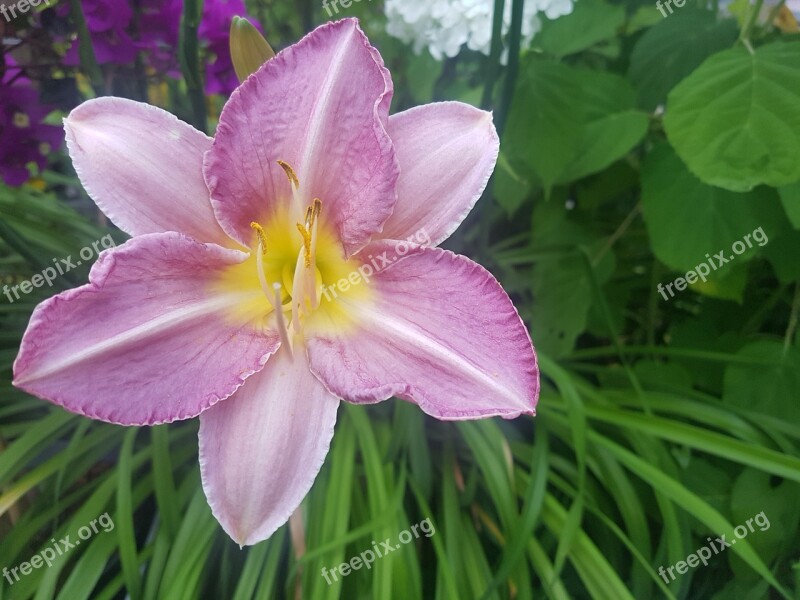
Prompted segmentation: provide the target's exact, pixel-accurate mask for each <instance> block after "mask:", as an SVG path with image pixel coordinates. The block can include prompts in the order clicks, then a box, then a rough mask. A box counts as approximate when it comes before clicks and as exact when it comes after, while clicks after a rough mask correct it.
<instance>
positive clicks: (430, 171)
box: [381, 102, 500, 246]
mask: <svg viewBox="0 0 800 600" xmlns="http://www.w3.org/2000/svg"><path fill="white" fill-rule="evenodd" d="M389 135H390V136H391V138H392V142H393V143H394V147H395V152H396V153H397V160H398V162H399V163H400V178H399V179H398V180H397V204H396V205H395V208H394V213H392V216H391V217H389V220H388V221H386V225H385V226H384V228H383V234H382V235H381V237H382V238H384V239H396V240H403V239H407V238H409V237H412V236H415V235H416V236H419V235H420V232H423V233H424V234H426V236H429V237H430V242H429V244H430V245H432V246H437V245H439V244H440V243H441V242H443V241H444V240H446V239H447V238H448V237H450V234H452V233H453V232H454V231H455V230H456V228H457V227H458V226H459V224H460V223H461V222H462V221H463V220H464V218H465V217H466V216H467V215H468V214H469V212H470V211H471V210H472V207H473V206H474V205H475V203H476V202H477V201H478V198H480V196H481V194H482V193H483V190H484V189H485V188H486V184H487V183H488V181H489V177H490V176H491V174H492V171H493V170H494V166H495V163H496V162H497V155H498V152H499V151H500V140H499V138H498V137H497V131H496V129H495V127H494V123H493V122H492V114H491V113H489V112H486V111H483V110H478V109H477V108H474V107H472V106H470V105H468V104H463V103H461V102H441V103H437V104H426V105H424V106H419V107H416V108H412V109H410V110H407V111H405V112H401V113H398V114H396V115H392V116H391V117H389ZM412 241H414V240H413V239H412Z"/></svg>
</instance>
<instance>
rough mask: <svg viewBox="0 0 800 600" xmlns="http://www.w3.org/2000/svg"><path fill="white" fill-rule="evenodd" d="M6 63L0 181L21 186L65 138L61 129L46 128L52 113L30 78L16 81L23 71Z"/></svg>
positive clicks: (0, 101) (0, 96) (0, 108)
mask: <svg viewBox="0 0 800 600" xmlns="http://www.w3.org/2000/svg"><path fill="white" fill-rule="evenodd" d="M6 61H7V64H6V68H7V73H6V76H5V77H4V78H3V80H2V81H0V179H2V180H3V181H4V182H5V183H6V185H10V186H20V185H22V184H23V183H25V182H26V181H28V179H29V177H30V173H29V171H28V168H27V165H28V164H29V163H32V162H33V163H36V165H37V166H38V167H39V168H40V169H43V168H44V167H45V166H46V165H47V155H48V154H49V153H50V150H51V149H54V148H57V147H58V146H60V145H61V142H62V140H63V138H64V134H63V131H62V130H61V128H60V127H55V126H52V125H45V124H44V119H45V117H46V116H47V115H48V113H49V112H50V111H51V110H52V109H51V108H50V107H47V106H44V105H42V104H41V103H40V102H39V93H38V92H37V91H36V89H35V88H34V87H33V85H32V84H31V82H30V80H29V79H28V78H26V77H16V76H17V75H18V73H19V67H18V66H17V65H16V63H15V62H14V61H13V59H11V58H10V57H7V58H6ZM14 77H16V78H15V79H13V81H12V78H14Z"/></svg>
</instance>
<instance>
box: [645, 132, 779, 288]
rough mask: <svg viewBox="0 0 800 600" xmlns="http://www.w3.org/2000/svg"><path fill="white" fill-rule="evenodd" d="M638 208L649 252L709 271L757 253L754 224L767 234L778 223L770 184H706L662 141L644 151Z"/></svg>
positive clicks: (681, 266)
mask: <svg viewBox="0 0 800 600" xmlns="http://www.w3.org/2000/svg"><path fill="white" fill-rule="evenodd" d="M642 209H643V213H644V221H645V224H646V225H647V231H648V233H649V234H650V239H651V242H652V248H653V252H654V253H655V255H656V256H657V257H658V258H659V260H661V261H662V262H663V263H664V264H666V265H668V266H669V267H671V268H673V269H675V270H677V271H689V270H690V269H694V268H695V267H697V266H699V265H701V264H705V265H707V268H708V270H709V271H710V273H711V275H713V274H714V272H715V271H716V270H717V269H720V273H719V275H724V272H725V270H726V268H729V267H731V266H732V265H734V264H737V265H738V263H741V262H742V261H746V260H749V259H751V258H753V257H754V256H756V255H757V252H758V250H759V248H760V245H759V244H761V245H763V243H762V242H760V241H759V240H763V237H762V233H759V232H756V230H757V229H758V228H759V227H760V228H762V232H763V234H766V236H767V239H769V236H770V235H773V234H774V233H777V232H776V228H782V227H784V224H783V220H782V219H781V215H780V213H781V212H782V211H781V210H780V207H779V206H778V199H777V198H776V197H775V194H774V193H773V192H772V190H768V189H766V188H760V189H758V190H754V191H752V192H748V193H744V194H739V193H735V192H731V191H728V190H724V189H721V188H718V187H713V186H710V185H706V184H704V183H702V182H701V181H700V180H698V179H697V178H696V177H695V176H694V175H692V174H691V173H689V171H688V170H687V169H686V167H685V166H684V165H683V163H682V162H681V161H680V159H679V158H678V157H677V156H676V155H675V153H674V152H673V151H672V149H671V148H669V146H667V145H665V144H662V145H660V146H658V147H656V148H655V149H654V150H653V151H652V152H651V153H650V154H649V155H648V156H647V158H646V160H645V163H644V166H643V168H642ZM745 236H749V238H747V239H748V240H749V243H745V241H744V240H745ZM737 242H741V243H744V245H745V251H744V252H743V253H742V254H741V255H736V253H735V252H734V250H733V245H734V244H735V243H737ZM747 246H749V247H747ZM737 249H741V246H739V245H737ZM719 252H723V256H721V257H718V256H717V255H718V253H719ZM708 261H712V263H711V264H710V265H709V263H708ZM724 261H727V262H724Z"/></svg>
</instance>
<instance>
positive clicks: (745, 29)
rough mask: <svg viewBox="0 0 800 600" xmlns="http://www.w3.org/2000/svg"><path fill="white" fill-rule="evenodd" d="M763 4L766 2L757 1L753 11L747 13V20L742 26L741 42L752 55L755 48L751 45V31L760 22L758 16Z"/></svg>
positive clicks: (752, 8)
mask: <svg viewBox="0 0 800 600" xmlns="http://www.w3.org/2000/svg"><path fill="white" fill-rule="evenodd" d="M763 4H764V0H756V3H755V4H754V5H753V6H752V7H751V11H750V12H748V13H747V19H745V22H744V25H742V32H741V33H740V34H739V41H740V42H742V44H744V45H745V47H746V48H747V49H748V50H749V51H750V53H751V54H752V53H753V47H752V46H751V45H750V30H751V29H752V28H753V25H755V23H756V21H758V15H759V13H760V12H761V6H762V5H763Z"/></svg>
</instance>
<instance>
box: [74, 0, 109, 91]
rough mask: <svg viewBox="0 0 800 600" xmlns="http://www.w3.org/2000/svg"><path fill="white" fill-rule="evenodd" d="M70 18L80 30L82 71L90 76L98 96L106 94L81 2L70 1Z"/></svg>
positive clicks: (79, 54)
mask: <svg viewBox="0 0 800 600" xmlns="http://www.w3.org/2000/svg"><path fill="white" fill-rule="evenodd" d="M69 7H70V17H71V18H72V21H73V22H74V23H75V26H76V27H77V29H78V56H79V57H80V61H81V69H82V70H83V71H84V72H85V73H86V74H87V75H88V76H89V80H90V81H91V82H92V87H93V88H94V91H95V92H96V93H98V94H102V93H103V92H104V88H105V86H104V85H103V74H102V73H101V72H100V67H99V66H98V65H97V58H96V57H95V55H94V47H93V46H92V38H91V36H90V35H89V27H88V26H87V25H86V17H85V16H84V14H83V7H82V6H81V2H80V0H70V3H69Z"/></svg>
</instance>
